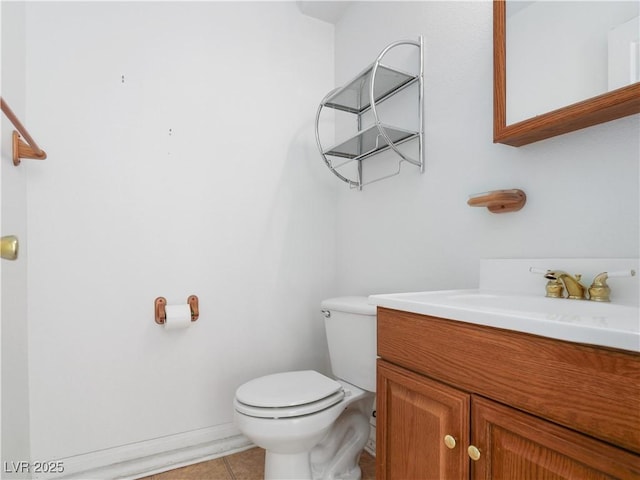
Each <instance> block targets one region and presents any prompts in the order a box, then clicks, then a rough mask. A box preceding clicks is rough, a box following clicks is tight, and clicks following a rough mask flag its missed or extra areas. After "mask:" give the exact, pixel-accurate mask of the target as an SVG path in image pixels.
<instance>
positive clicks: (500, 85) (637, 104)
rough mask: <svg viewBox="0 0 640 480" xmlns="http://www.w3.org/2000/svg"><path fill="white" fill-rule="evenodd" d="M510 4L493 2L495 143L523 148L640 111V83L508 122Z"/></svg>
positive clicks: (499, 1)
mask: <svg viewBox="0 0 640 480" xmlns="http://www.w3.org/2000/svg"><path fill="white" fill-rule="evenodd" d="M506 21H507V5H506V0H494V1H493V142H494V143H502V144H505V145H511V146H514V147H520V146H522V145H527V144H529V143H533V142H537V141H539V140H543V139H545V138H550V137H554V136H556V135H562V134H564V133H569V132H573V131H575V130H579V129H581V128H585V127H590V126H592V125H597V124H599V123H604V122H608V121H610V120H615V119H617V118H621V117H625V116H627V115H633V114H635V113H640V82H636V83H633V84H631V85H627V86H624V87H621V88H617V89H615V90H611V91H609V92H607V93H603V94H601V95H597V96H595V97H592V98H589V99H586V100H583V101H579V102H577V103H573V104H571V105H568V106H566V107H562V108H558V109H556V110H552V111H550V112H547V113H543V114H540V115H536V116H535V117H532V118H528V119H526V120H522V121H518V122H517V123H513V124H509V125H508V124H507V65H506V59H507V54H506V52H507V38H506V37H507V35H506V33H507V25H506Z"/></svg>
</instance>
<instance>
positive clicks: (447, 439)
mask: <svg viewBox="0 0 640 480" xmlns="http://www.w3.org/2000/svg"><path fill="white" fill-rule="evenodd" d="M444 444H445V445H446V446H447V448H456V439H455V438H454V437H452V436H451V435H445V436H444Z"/></svg>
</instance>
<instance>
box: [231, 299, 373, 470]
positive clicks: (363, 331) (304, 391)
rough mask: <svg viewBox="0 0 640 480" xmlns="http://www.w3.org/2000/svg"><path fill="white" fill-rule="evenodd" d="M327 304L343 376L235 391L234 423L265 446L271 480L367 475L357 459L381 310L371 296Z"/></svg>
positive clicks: (283, 377) (308, 373) (268, 382)
mask: <svg viewBox="0 0 640 480" xmlns="http://www.w3.org/2000/svg"><path fill="white" fill-rule="evenodd" d="M322 308H323V313H324V315H325V326H326V327H327V328H326V331H327V341H328V343H329V352H330V358H331V365H332V370H333V372H334V374H337V372H341V373H342V375H339V377H340V378H338V379H335V380H334V379H332V378H329V377H327V376H325V375H322V374H321V373H318V372H316V371H313V370H304V371H292V372H283V373H276V374H272V375H267V376H264V377H259V378H256V379H254V380H251V381H249V382H247V383H245V384H243V385H241V386H240V387H239V388H238V389H237V391H236V396H235V399H234V420H235V423H236V425H237V427H238V428H239V429H240V431H241V432H242V433H243V434H244V435H245V436H247V437H248V438H249V439H250V440H251V441H252V442H253V443H255V444H256V445H258V446H259V447H262V448H264V449H265V451H266V455H265V479H268V480H272V479H299V480H303V479H313V480H319V479H334V478H341V479H350V480H358V479H360V478H361V472H360V467H359V466H358V460H359V457H360V454H361V453H362V450H363V449H364V446H365V444H366V442H367V440H368V438H369V429H370V427H369V415H370V413H371V411H372V409H373V402H374V398H375V397H374V393H373V392H375V359H376V355H375V351H376V347H375V345H376V343H375V329H376V322H375V307H373V306H371V305H368V303H367V301H366V297H346V298H345V297H342V298H336V299H330V300H325V301H324V302H322ZM345 377H347V378H345ZM348 380H351V381H348Z"/></svg>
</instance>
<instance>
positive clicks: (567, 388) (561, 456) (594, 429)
mask: <svg viewBox="0 0 640 480" xmlns="http://www.w3.org/2000/svg"><path fill="white" fill-rule="evenodd" d="M378 355H380V357H381V358H380V359H379V360H378V387H377V389H378V392H377V398H378V405H377V418H378V427H377V440H376V444H377V457H376V461H377V472H376V478H377V479H378V480H385V479H402V480H409V479H420V480H428V479H456V480H457V479H467V478H471V479H474V480H480V479H482V480H488V479H516V478H535V479H552V478H553V479H562V478H567V479H568V478H579V479H601V478H602V479H604V478H607V479H610V478H619V479H640V355H638V354H636V353H633V352H627V351H622V350H614V349H606V348H598V347H593V346H588V345H581V344H573V343H570V342H563V341H558V340H552V339H548V338H544V337H538V336H534V335H529V334H524V333H519V332H513V331H506V330H501V329H496V328H490V327H483V326H478V325H472V324H467V323H463V322H457V321H452V320H446V319H440V318H435V317H430V316H426V315H418V314H413V313H408V312H401V311H395V310H389V309H386V308H378ZM470 447H472V448H471V451H469V449H470ZM474 449H476V450H474ZM478 455H479V456H478ZM471 456H474V457H475V458H476V459H475V460H472V459H471Z"/></svg>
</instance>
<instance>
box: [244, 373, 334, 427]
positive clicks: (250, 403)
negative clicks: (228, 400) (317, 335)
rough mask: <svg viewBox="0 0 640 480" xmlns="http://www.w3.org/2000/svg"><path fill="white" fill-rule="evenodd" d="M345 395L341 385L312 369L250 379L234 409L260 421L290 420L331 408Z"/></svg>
mask: <svg viewBox="0 0 640 480" xmlns="http://www.w3.org/2000/svg"><path fill="white" fill-rule="evenodd" d="M344 396H345V392H344V389H343V387H342V385H341V384H340V383H338V382H336V381H335V380H332V379H330V378H328V377H325V376H324V375H322V374H320V373H318V372H315V371H313V370H305V371H298V372H285V373H277V374H274V375H267V376H264V377H260V378H256V379H254V380H251V381H249V382H247V383H245V384H244V385H242V386H240V388H238V390H237V391H236V398H235V402H234V404H235V405H234V406H235V409H236V410H237V411H238V412H239V413H242V414H244V415H249V416H251V417H259V418H290V417H298V416H301V415H309V414H312V413H316V412H319V411H321V410H324V409H326V408H329V407H331V406H333V405H335V404H336V403H338V402H340V401H341V400H342V399H343V398H344Z"/></svg>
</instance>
